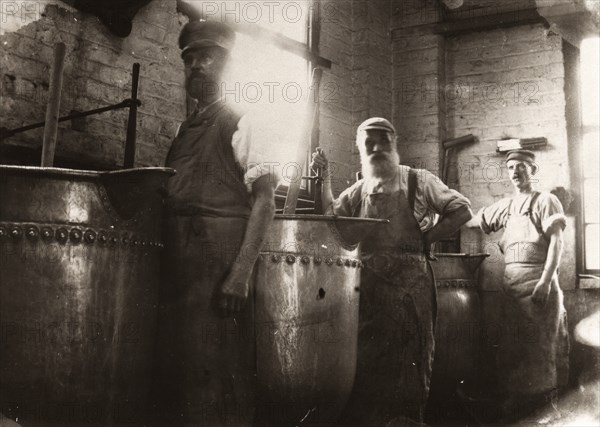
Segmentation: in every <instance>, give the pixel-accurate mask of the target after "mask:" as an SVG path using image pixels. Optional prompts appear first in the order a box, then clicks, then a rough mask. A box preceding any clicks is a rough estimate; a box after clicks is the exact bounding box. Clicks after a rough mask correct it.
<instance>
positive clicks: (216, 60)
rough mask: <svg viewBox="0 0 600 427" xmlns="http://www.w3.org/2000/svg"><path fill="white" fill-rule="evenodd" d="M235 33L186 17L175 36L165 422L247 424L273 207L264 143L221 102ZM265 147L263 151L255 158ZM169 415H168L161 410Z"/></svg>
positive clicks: (164, 309) (163, 339) (163, 341)
mask: <svg viewBox="0 0 600 427" xmlns="http://www.w3.org/2000/svg"><path fill="white" fill-rule="evenodd" d="M234 40H235V33H234V32H233V31H232V30H231V28H229V27H228V26H226V25H224V24H222V23H219V22H207V21H193V22H190V23H188V24H186V25H185V26H184V27H183V29H182V31H181V34H180V38H179V47H180V48H181V55H182V58H183V64H184V67H185V87H186V90H187V93H188V95H189V96H191V97H192V98H194V99H196V101H197V107H196V110H195V111H194V112H193V114H191V115H190V116H189V117H188V118H187V120H185V122H183V124H182V125H181V127H180V129H179V131H178V132H177V136H176V137H175V140H174V141H173V143H172V146H171V149H170V151H169V153H168V156H167V160H166V166H168V167H172V168H174V169H175V170H176V171H177V173H176V175H174V176H173V177H172V178H171V179H170V180H169V182H168V187H167V190H168V195H167V198H166V210H167V220H166V231H165V242H166V245H165V251H164V253H165V260H164V261H165V262H164V269H163V271H164V280H163V281H162V282H163V285H162V290H161V321H160V322H161V323H160V327H161V331H160V342H159V344H160V349H159V350H160V351H161V357H160V359H159V364H160V366H161V368H162V369H163V371H164V375H163V376H162V379H161V383H160V388H161V389H162V390H161V391H162V395H163V396H164V398H163V399H162V401H163V402H164V412H165V413H169V414H175V415H176V418H171V419H169V420H167V421H166V424H165V425H176V424H178V423H181V424H186V425H190V424H194V425H206V426H244V425H251V421H252V419H253V406H254V405H253V398H254V390H253V384H254V382H253V381H254V376H255V359H254V356H255V351H254V338H253V337H254V333H253V322H252V320H253V319H252V316H253V312H252V309H253V307H252V304H249V303H248V300H249V295H250V294H251V292H252V289H251V286H250V279H251V274H252V270H253V266H254V263H255V261H256V259H257V257H258V252H259V249H260V248H261V245H262V244H263V240H264V238H265V235H266V231H267V229H268V227H269V225H270V223H271V221H272V219H273V215H274V211H275V203H274V189H275V187H276V185H277V181H278V179H279V178H278V176H275V173H274V172H273V168H272V167H271V168H268V167H261V166H262V165H263V164H264V162H265V161H267V160H268V158H267V157H265V156H268V153H269V148H268V144H277V143H278V141H273V140H269V139H268V138H265V137H264V133H261V134H260V139H257V138H256V137H257V132H253V127H252V126H253V123H252V121H251V119H249V117H248V116H247V115H240V114H238V113H236V112H235V111H234V110H233V109H232V108H230V106H229V105H227V103H226V102H224V99H222V89H223V85H224V79H223V76H224V73H225V70H226V67H227V65H228V63H229V59H230V51H231V49H232V47H233V44H234ZM265 153H266V154H265ZM168 407H169V408H170V410H171V411H170V412H169V408H168Z"/></svg>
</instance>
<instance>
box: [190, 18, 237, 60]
mask: <svg viewBox="0 0 600 427" xmlns="http://www.w3.org/2000/svg"><path fill="white" fill-rule="evenodd" d="M234 43H235V31H233V30H232V29H231V28H230V27H229V26H228V25H226V24H223V23H221V22H215V21H190V22H188V23H187V24H185V25H184V27H183V28H182V29H181V33H180V34H179V48H180V49H181V55H182V56H183V54H184V53H185V52H187V51H189V50H190V49H196V48H199V47H210V46H219V47H222V48H223V49H227V50H231V49H232V48H233V45H234Z"/></svg>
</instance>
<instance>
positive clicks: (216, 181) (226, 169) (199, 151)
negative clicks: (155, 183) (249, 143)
mask: <svg viewBox="0 0 600 427" xmlns="http://www.w3.org/2000/svg"><path fill="white" fill-rule="evenodd" d="M239 120H240V115H239V114H236V113H235V112H233V111H232V110H231V109H230V108H229V107H227V106H226V105H225V103H223V102H217V103H216V104H214V105H212V106H210V107H209V108H208V109H207V110H206V111H204V112H203V113H201V114H193V115H191V116H190V117H189V118H188V119H187V120H186V121H185V122H183V124H182V125H181V128H180V130H179V133H178V134H177V137H176V138H175V140H174V141H173V144H172V145H171V149H170V150H169V154H168V155H167V160H166V166H167V167H171V168H174V169H175V170H176V171H177V173H176V174H175V175H174V176H173V177H172V178H171V179H170V180H169V183H168V185H167V190H168V196H167V200H166V204H167V209H168V210H169V211H171V212H173V213H176V214H183V215H203V216H219V217H242V218H248V217H249V216H250V211H251V209H252V205H251V199H250V194H249V192H248V191H247V189H246V185H245V184H244V172H245V171H244V170H243V169H242V168H241V167H240V166H239V164H238V163H237V162H236V160H235V157H234V154H233V148H232V146H231V138H232V136H233V134H234V132H235V131H236V129H237V124H238V122H239Z"/></svg>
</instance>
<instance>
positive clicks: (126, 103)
mask: <svg viewBox="0 0 600 427" xmlns="http://www.w3.org/2000/svg"><path fill="white" fill-rule="evenodd" d="M132 102H133V101H132V100H131V99H125V100H123V101H121V102H119V103H118V104H113V105H109V106H107V107H102V108H96V109H95V110H89V111H82V112H77V113H72V114H69V115H68V116H63V117H59V118H58V122H65V121H68V120H73V119H79V118H81V117H86V116H91V115H94V114H99V113H104V112H106V111H112V110H118V109H119V108H128V107H130V106H131V103H132ZM136 103H137V105H138V107H139V106H140V105H141V102H140V101H139V100H137V102H136ZM45 124H46V122H39V123H33V124H30V125H27V126H23V127H20V128H15V129H6V128H1V129H0V141H2V140H3V139H6V138H10V137H11V136H14V135H16V134H17V133H21V132H25V131H27V130H31V129H37V128H41V127H43V126H44V125H45Z"/></svg>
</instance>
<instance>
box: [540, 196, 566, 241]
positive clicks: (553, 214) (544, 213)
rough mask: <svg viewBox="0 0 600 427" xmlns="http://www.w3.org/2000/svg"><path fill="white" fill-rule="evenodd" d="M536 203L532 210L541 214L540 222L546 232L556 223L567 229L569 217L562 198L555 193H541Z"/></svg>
mask: <svg viewBox="0 0 600 427" xmlns="http://www.w3.org/2000/svg"><path fill="white" fill-rule="evenodd" d="M536 205H537V206H536V207H535V208H534V209H532V210H533V211H534V213H537V214H538V215H539V224H541V225H542V231H543V232H544V234H548V232H549V231H550V229H551V228H552V227H553V226H554V225H555V224H558V225H560V227H561V228H562V229H563V230H564V229H565V227H566V226H567V217H566V216H565V213H564V211H563V207H562V204H561V203H560V200H558V198H557V197H556V196H555V195H554V194H552V193H546V192H544V193H540V195H539V197H538V199H537V203H536Z"/></svg>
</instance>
